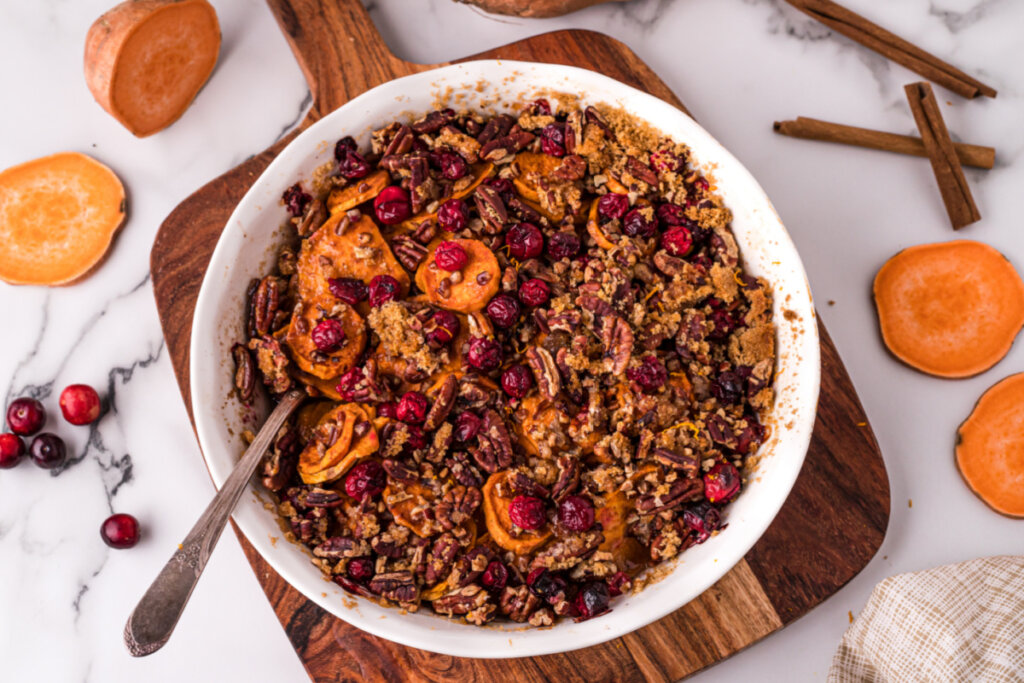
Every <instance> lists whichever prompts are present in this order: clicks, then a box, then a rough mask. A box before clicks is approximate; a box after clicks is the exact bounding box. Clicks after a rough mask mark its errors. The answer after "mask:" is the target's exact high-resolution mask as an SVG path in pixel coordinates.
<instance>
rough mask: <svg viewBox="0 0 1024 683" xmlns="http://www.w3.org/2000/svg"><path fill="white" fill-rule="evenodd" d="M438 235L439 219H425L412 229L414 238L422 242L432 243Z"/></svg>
mask: <svg viewBox="0 0 1024 683" xmlns="http://www.w3.org/2000/svg"><path fill="white" fill-rule="evenodd" d="M435 237H437V221H434V220H430V219H427V220H424V221H422V222H421V223H420V224H419V225H417V226H416V229H415V230H413V231H412V238H413V239H414V240H416V241H417V242H419V243H420V244H424V245H426V244H430V243H431V242H432V241H433V239H434V238H435Z"/></svg>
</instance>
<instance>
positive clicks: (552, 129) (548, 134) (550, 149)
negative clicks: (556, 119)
mask: <svg viewBox="0 0 1024 683" xmlns="http://www.w3.org/2000/svg"><path fill="white" fill-rule="evenodd" d="M540 150H541V151H542V152H544V153H545V154H550V155H551V156H553V157H561V156H565V124H564V123H549V124H548V125H546V126H544V128H542V129H541V131H540Z"/></svg>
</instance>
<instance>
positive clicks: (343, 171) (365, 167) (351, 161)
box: [338, 151, 370, 180]
mask: <svg viewBox="0 0 1024 683" xmlns="http://www.w3.org/2000/svg"><path fill="white" fill-rule="evenodd" d="M338 174H339V175H341V176H342V177H343V178H347V179H348V180H359V179H360V178H365V177H366V176H368V175H370V164H369V162H367V161H366V159H364V158H363V157H362V155H361V154H359V152H356V151H349V152H348V153H347V154H345V157H344V158H343V159H342V160H341V161H340V162H339V163H338Z"/></svg>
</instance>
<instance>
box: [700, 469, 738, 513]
mask: <svg viewBox="0 0 1024 683" xmlns="http://www.w3.org/2000/svg"><path fill="white" fill-rule="evenodd" d="M739 492H740V473H739V471H738V470H737V469H736V468H735V467H733V466H732V464H731V463H728V462H720V463H718V464H717V465H715V466H714V467H712V468H711V471H709V472H708V473H707V474H705V475H704V497H705V498H707V499H708V501H709V502H712V503H728V502H729V501H730V500H732V499H733V498H735V497H736V494H737V493H739Z"/></svg>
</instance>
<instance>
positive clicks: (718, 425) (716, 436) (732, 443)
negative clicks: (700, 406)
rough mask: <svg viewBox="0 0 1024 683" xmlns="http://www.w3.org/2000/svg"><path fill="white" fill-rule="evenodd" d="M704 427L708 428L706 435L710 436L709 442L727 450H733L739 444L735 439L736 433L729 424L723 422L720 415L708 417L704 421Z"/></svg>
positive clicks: (723, 419)
mask: <svg viewBox="0 0 1024 683" xmlns="http://www.w3.org/2000/svg"><path fill="white" fill-rule="evenodd" d="M704 424H705V426H706V427H707V428H708V434H710V435H711V440H712V441H714V442H715V443H717V444H721V445H722V446H725V447H726V448H728V449H731V450H735V449H736V446H737V445H738V443H739V439H738V438H737V437H736V433H735V432H734V431H733V430H732V427H730V426H729V423H728V422H726V421H725V418H724V417H722V416H721V415H714V414H713V415H709V416H708V418H707V420H706V421H705V423H704Z"/></svg>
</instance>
